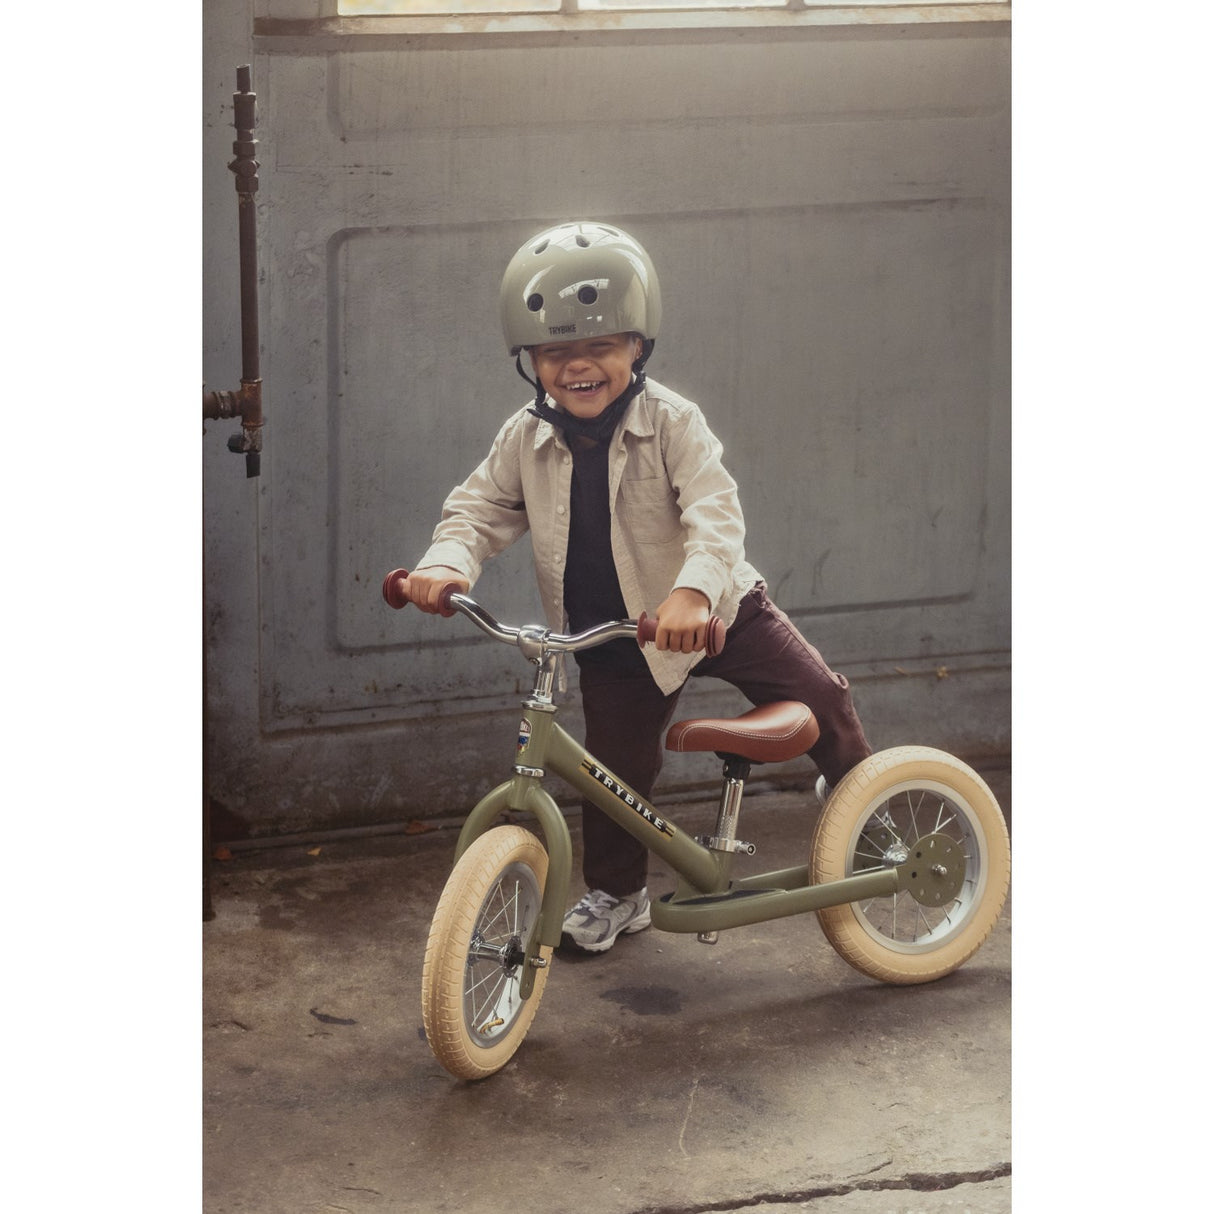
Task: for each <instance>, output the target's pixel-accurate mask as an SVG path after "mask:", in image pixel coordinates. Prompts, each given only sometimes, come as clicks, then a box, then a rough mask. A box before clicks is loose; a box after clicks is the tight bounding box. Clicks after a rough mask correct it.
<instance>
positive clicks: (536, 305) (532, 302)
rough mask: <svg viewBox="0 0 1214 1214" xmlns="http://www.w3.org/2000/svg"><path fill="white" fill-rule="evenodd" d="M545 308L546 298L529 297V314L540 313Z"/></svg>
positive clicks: (540, 296)
mask: <svg viewBox="0 0 1214 1214" xmlns="http://www.w3.org/2000/svg"><path fill="white" fill-rule="evenodd" d="M543 306H544V297H543V296H542V295H529V296H528V297H527V310H528V311H529V312H538V311H539V310H540V309H541V308H542V307H543Z"/></svg>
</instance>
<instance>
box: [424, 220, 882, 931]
mask: <svg viewBox="0 0 1214 1214" xmlns="http://www.w3.org/2000/svg"><path fill="white" fill-rule="evenodd" d="M500 304H501V316H502V325H503V328H504V330H505V335H506V342H507V345H508V346H509V348H510V352H511V354H513V355H515V357H516V364H515V365H516V367H517V368H518V371H519V374H520V375H522V376H523V378H524V379H527V380H528V382H529V383H531V384H532V386H533V387H534V388H535V400H534V402H533V403H532V404H531V405H529V406H527V407H525V408H523V409H520V410H519V411H518V412H517V413H515V414H514V415H513V416H512V417H510V418H508V419H507V421H506V423H505V425H503V426H502V428H501V430H500V431H499V433H498V435H497V438H496V439H495V440H494V443H493V446H492V448H491V450H490V452H489V454H488V456H487V457H486V458H485V460H484V461H483V462H482V463H481V465H480V467H478V468H477V469H476V471H475V472H473V473H472V475H471V476H470V477H469V478H468V479H467V480H466V481H465V482H464V483H463V484H462V485H460V486H458V487H457V488H456V489H454V490H452V492H451V494H450V496H449V497H448V498H447V501H446V503H445V504H444V506H443V512H442V520H441V521H440V523H439V524H438V527H437V528H436V529H435V532H434V539H433V543H432V544H431V546H430V548H429V549H428V550H427V551H426V553H425V555H424V556H423V557H422V558H421V560H420V561H418V564H417V568H416V569H415V570H414V571H413V573H412V574H411V576H410V577H409V578H408V579H407V582H406V593H407V595H408V597H409V599H410V600H411V601H412V602H413V603H415V604H416V605H417V606H418V607H420V608H421V609H422V610H423V611H428V612H435V611H437V610H438V607H437V603H438V595H439V592H440V590H441V589H442V587H443V586H444V585H445V584H447V583H450V582H456V583H457V584H458V585H459V587H460V588H461V590H465V591H466V590H467V589H469V587H470V586H471V585H472V583H473V582H475V581H476V579H477V577H478V576H479V574H480V571H481V567H482V565H483V563H484V561H485V560H486V559H487V558H489V557H491V556H493V555H495V554H496V553H498V552H500V551H501V550H502V549H504V548H506V547H507V546H508V545H509V544H512V543H513V542H514V541H515V540H517V539H518V538H519V537H520V536H521V535H523V533H524V532H525V531H527V530H528V529H530V531H531V539H532V549H533V553H534V558H535V570H536V578H537V580H538V583H539V589H540V594H541V597H542V599H543V604H544V610H545V613H546V615H547V619H548V624H549V626H550V627H552V628H553V629H554V630H556V631H559V632H579V631H581V630H583V629H585V628H589V627H592V626H593V625H595V624H601V623H603V622H604V621H606V620H614V619H635V618H637V617H639V616H640V614H641V612H642V611H646V612H648V613H650V614H651V615H653V616H655V617H656V620H657V639H656V642H655V644H654V645H651V646H646V647H645V649H644V650H643V651H642V650H641V649H640V648H638V646H637V645H636V644H635V642H632V641H620V640H617V641H612V642H610V643H608V644H606V645H602V646H599V647H598V648H595V649H590V650H587V651H586V652H584V653H579V654H577V655H576V659H577V663H578V668H579V676H580V677H579V681H580V685H581V694H582V707H583V710H584V712H585V718H586V748H587V750H589V751H590V752H591V753H592V754H594V755H595V756H596V757H597V758H599V759H600V760H602V762H604V763H605V764H606V765H607V766H608V767H610V768H611V769H612V770H613V771H614V772H615V774H616V775H617V776H619V777H620V778H621V779H622V780H623V781H625V782H626V783H627V784H629V785H631V786H632V788H633V789H635V790H636V791H637V792H639V793H641V794H642V795H644V796H646V797H648V796H649V795H650V794H651V792H652V791H653V786H654V784H655V782H656V780H657V777H658V772H659V770H660V769H661V765H662V751H663V742H664V737H665V731H666V728H667V726H668V725H669V724H670V721H671V718H672V716H673V714H674V708H675V703H676V701H677V700H678V698H679V692H680V690H681V689H682V687H683V685H684V683H685V681H686V679H687V678H688V676H693V677H699V676H702V675H713V676H714V677H716V678H721V679H725V680H726V681H727V682H730V683H732V684H733V685H734V686H736V687H737V688H739V689H740V690H741V691H742V693H743V694H744V695H745V696H746V697H747V698H748V699H749V700H750V701H751V702H752V703H753V704H764V703H770V702H772V701H775V700H800V701H801V702H802V703H805V704H808V705H809V707H810V708H811V709H812V710H813V713H814V715H815V716H816V717H817V719H818V723H819V725H820V727H821V736H820V738H819V740H818V742H817V743H816V744H815V746H814V747H813V748H812V749H811V750H810V752H809V754H810V757H811V758H812V759H813V760H814V762H815V763H816V764H817V766H818V769H819V771H820V772H821V776H820V777H819V781H818V794H819V797H823V798H824V784H825V785H826V786H833V785H834V784H836V783H837V782H838V781H839V780H840V779H841V778H842V777H843V776H844V775H845V774H846V773H847V772H848V771H849V770H850V769H851V768H852V767H854V766H855V765H856V764H857V763H859V762H860V761H861V760H862V759H864V758H866V757H867V756H868V755H869V754H870V753H871V749H870V747H869V745H868V742H867V740H866V738H865V736H864V731H863V729H862V727H861V725H860V721H859V719H858V718H857V716H856V712H855V709H854V707H853V705H852V701H851V695H850V693H849V691H848V685H847V680H846V679H845V678H844V677H843V676H842V675H839V674H835V673H834V672H833V671H831V670H830V669H829V668H828V667H827V665H826V664H825V662H824V661H823V660H822V656H821V655H820V654H819V653H818V651H817V650H816V649H815V648H814V647H813V646H812V645H810V644H809V643H808V642H807V641H806V640H805V638H804V637H802V636H801V634H800V633H799V632H798V631H797V629H796V628H795V627H794V626H793V624H792V622H791V621H790V620H789V618H788V617H787V616H786V615H785V614H784V612H782V611H781V610H780V609H779V608H778V607H776V605H775V604H774V603H772V602H771V601H770V600H769V599H768V598H767V593H766V586H765V584H764V582H763V579H762V577H761V576H760V574H759V573H758V572H757V571H756V570H755V569H754V568H753V567H752V566H751V565H750V564H748V563H747V561H746V557H745V554H744V551H743V538H744V535H745V527H744V525H743V522H742V511H741V508H740V506H739V503H738V496H737V485H736V483H735V482H734V480H733V478H732V477H731V476H730V475H729V473H728V472H727V471H726V470H725V467H724V465H723V464H722V462H721V452H722V446H721V443H720V442H719V441H718V439H717V438H716V437H715V436H714V435H713V433H712V431H711V430H709V428H708V426H707V424H706V422H705V420H704V416H703V414H702V413H701V412H700V409H699V408H698V407H697V406H696V405H694V404H692V403H691V402H690V401H688V400H684V399H683V398H682V397H681V396H679V395H677V394H676V393H674V392H672V391H670V390H669V389H668V388H664V387H662V385H661V384H658V383H656V382H654V381H652V380H648V379H647V378H646V374H645V364H646V362H647V360H648V359H649V356H650V354H651V353H652V351H653V346H654V340H655V338H656V337H657V334H658V327H659V324H660V321H661V297H660V292H659V288H658V279H657V275H656V274H655V273H654V269H653V264H652V262H651V261H650V259H649V256H648V254H647V253H646V252H645V250H644V249H643V248H642V247H641V246H640V244H638V243H637V241H636V240H634V239H633V238H632V237H631V236H629V235H628V234H627V233H626V232H624V231H622V230H621V229H619V228H617V227H613V226H610V225H607V224H602V223H593V222H577V223H565V224H561V225H559V226H558V227H554V228H550V229H548V230H547V231H544V232H541V233H539V235H537V236H535V237H534V238H533V239H532V240H529V241H527V243H526V244H525V245H523V247H522V248H521V249H519V251H518V252H517V253H516V254H515V256H514V257H513V259H512V260H511V261H510V263H509V265H508V266H507V268H506V272H505V275H504V277H503V279H502V287H501V300H500ZM524 352H526V354H527V356H528V359H529V361H530V365H531V370H532V371H533V372H534V374H535V379H534V380H532V379H531V377H530V376H529V375H527V373H526V370H525V369H524V366H523V361H522V355H523V353H524ZM655 605H656V611H655V610H654V608H655ZM713 614H716V615H718V616H720V617H721V619H722V621H723V622H724V623H725V624H726V625H727V627H728V631H727V633H726V639H725V645H724V647H723V649H722V650H721V652H720V653H719V654H717V656H716V657H713V658H708V657H705V656H704V654H703V649H704V645H705V632H706V627H707V624H708V620H709V617H710V616H711V615H713ZM582 813H583V817H582V826H583V850H584V861H583V868H582V871H583V876H584V877H585V880H586V884H587V887H588V892H587V893H586V894H585V896H584V897H583V898H582V899H581V900H580V901H579V902H578V903H577V905H576V906H574V907H573V908H572V910H570V911H569V912H568V914H567V915H566V917H565V921H564V934H565V935H566V936H567V937H568V938H569V939H570V940H571V941H572V942H573V943H574V944H575V945H576V946H578V947H579V948H581V949H584V950H587V951H589V952H603V951H605V950H606V949H609V948H610V947H611V946H612V945H613V944H614V943H615V940H616V937H617V936H618V935H620V934H621V933H629V932H636V931H640V930H641V929H642V928H645V927H647V926H648V925H649V921H650V918H649V897H648V892H647V890H646V884H645V883H646V871H647V859H648V852H647V851H646V849H645V848H644V846H642V844H641V843H639V842H638V841H637V840H635V839H634V838H633V837H632V836H631V835H629V834H628V833H627V832H626V831H624V830H623V829H622V828H620V827H619V826H617V825H616V824H615V823H614V822H612V821H611V820H610V819H609V818H608V817H606V815H604V814H603V813H602V812H601V811H600V810H598V809H597V808H595V807H594V806H593V805H590V804H589V803H583V808H582Z"/></svg>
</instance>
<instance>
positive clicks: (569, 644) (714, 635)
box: [384, 569, 725, 658]
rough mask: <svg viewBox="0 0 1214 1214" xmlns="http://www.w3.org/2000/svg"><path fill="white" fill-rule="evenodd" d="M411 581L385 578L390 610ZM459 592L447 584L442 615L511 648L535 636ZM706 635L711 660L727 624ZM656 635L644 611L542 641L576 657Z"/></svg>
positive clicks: (401, 572)
mask: <svg viewBox="0 0 1214 1214" xmlns="http://www.w3.org/2000/svg"><path fill="white" fill-rule="evenodd" d="M408 577H409V571H408V570H407V569H393V570H392V572H391V573H389V574H388V576H387V577H385V578H384V601H385V602H386V603H387V604H388V606H389V607H396V608H400V607H404V606H405V604H406V603H409V602H411V600H410V598H409V584H408ZM460 589H461V588H460V584H459V583H458V582H448V583H447V584H446V585H445V586H444V587H443V588H442V590H441V591H440V592H439V599H438V613H439V615H442V616H446V617H448V618H450V617H451V616H453V615H455V614H456V613H457V612H459V613H461V614H463V615H466V616H467V617H468V618H469V619H470V620H471V621H472V622H473V623H474V624H476V625H477V627H478V628H480V629H481V631H482V632H486V633H488V634H489V635H490V636H492V637H495V638H496V639H497V640H499V641H507V642H509V643H511V644H518V638H519V636H520V635H526V636H527V637H528V638H532V637H534V636H535V631H536V630H535V629H533V628H510V627H506V626H504V625H501V624H499V623H498V622H497V620H495V619H494V618H493V617H492V616H491V615H490V614H489V613H488V612H487V611H485V610H484V608H482V607H481V606H480V604H479V603H477V602H476V600H475V599H472V598H470V597H469V596H468V595H466V594H461V593H460ZM704 633H705V636H704V652H705V653H706V654H707V655H708V657H710V658H712V657H716V655H717V654H718V653H720V652H721V649H722V647H723V646H724V644H725V624H724V622H723V621H722V620H721V617H720V616H716V615H713V616H709V618H708V625H707V627H706V628H705V630H704ZM657 634H658V622H657V620H655V619H651V618H650V617H649V616H648V615H646V614H645V612H643V611H642V612H641V618H640V619H638V620H614V621H610V622H608V623H605V624H600V625H599V626H598V627H597V628H591V629H589V630H588V631H586V632H582V633H579V634H578V635H576V636H565V635H563V634H561V633H556V632H546V633H545V634H544V638H543V639H544V644H545V646H546V648H547V649H548V650H550V651H552V650H557V651H561V652H564V653H575V652H577V651H578V650H581V649H590V648H592V647H593V646H595V645H601V644H603V643H604V642H605V641H610V640H614V639H615V638H617V637H621V636H625V637H626V636H635V637H636V639H637V644H638V645H647V644H649V643H650V642H652V641H654V640H656V638H657Z"/></svg>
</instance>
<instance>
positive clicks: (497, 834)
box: [422, 826, 552, 1079]
mask: <svg viewBox="0 0 1214 1214" xmlns="http://www.w3.org/2000/svg"><path fill="white" fill-rule="evenodd" d="M547 874H548V853H547V852H546V851H545V850H544V848H543V845H542V844H541V843H540V841H539V840H538V839H537V838H536V837H535V835H533V834H531V832H530V831H526V830H524V829H523V828H522V827H520V826H498V827H495V828H494V829H492V830H490V831H487V832H486V833H485V834H483V835H481V836H480V837H479V838H478V839H476V840H475V841H474V842H473V843H472V845H471V846H470V847H469V848H468V850H467V851H466V852H464V854H463V855H462V856H461V857H460V859H459V861H458V862H457V863H456V865H455V867H454V868H453V869H452V871H451V876H450V877H449V878H448V879H447V884H446V886H445V887H444V888H443V892H442V896H441V897H440V898H439V902H438V906H437V907H436V908H435V911H434V919H433V920H432V922H431V925H430V937H429V940H428V941H427V943H426V958H425V962H424V964H423V966H422V1020H423V1022H424V1024H425V1029H426V1039H427V1041H429V1043H430V1048H431V1049H432V1050H433V1051H434V1056H435V1057H436V1058H437V1059H438V1060H439V1062H441V1063H442V1065H443V1066H444V1067H446V1068H447V1070H448V1071H450V1072H451V1074H453V1075H455V1076H456V1077H457V1078H459V1079H483V1078H485V1077H486V1076H488V1075H492V1074H493V1073H494V1072H495V1071H499V1070H501V1068H502V1067H503V1066H505V1065H506V1063H507V1062H509V1061H510V1059H511V1058H512V1057H513V1056H514V1052H515V1051H516V1050H517V1049H518V1047H519V1046H520V1045H521V1044H522V1041H523V1038H524V1037H525V1036H526V1035H527V1030H528V1029H529V1028H530V1027H531V1021H532V1020H533V1019H534V1018H535V1013H536V1010H537V1008H538V1007H539V1002H540V996H541V995H542V994H543V991H544V984H545V982H546V980H547V977H548V970H547V968H546V967H545V968H542V969H538V970H537V971H536V974H535V984H534V986H533V987H532V990H531V994H530V996H529V997H528V998H526V999H523V998H521V996H520V994H519V988H520V985H521V982H522V977H523V966H524V964H525V954H526V950H527V945H528V943H529V941H530V939H531V934H532V932H533V931H535V929H536V926H537V924H538V922H539V917H540V903H541V899H542V897H543V892H544V880H545V878H546V876H547ZM551 954H552V950H551V948H548V947H543V948H541V950H540V955H541V959H542V960H544V961H545V962H549V961H550V960H551Z"/></svg>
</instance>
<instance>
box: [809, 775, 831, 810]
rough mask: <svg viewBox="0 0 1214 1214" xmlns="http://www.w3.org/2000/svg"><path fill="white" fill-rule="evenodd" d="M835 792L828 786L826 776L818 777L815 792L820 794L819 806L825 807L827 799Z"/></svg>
mask: <svg viewBox="0 0 1214 1214" xmlns="http://www.w3.org/2000/svg"><path fill="white" fill-rule="evenodd" d="M834 791H835V790H834V789H833V788H831V786H830V785H829V784H827V782H826V777H825V776H819V777H818V779H817V782H816V783H815V784H814V792H815V793H817V794H818V804H819V805H825V804H826V799H827V798H828V797H829V796H830V794H831V793H832V792H834Z"/></svg>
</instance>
